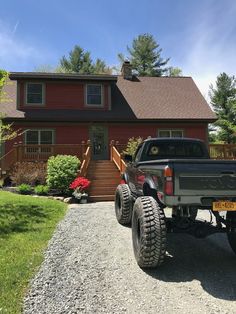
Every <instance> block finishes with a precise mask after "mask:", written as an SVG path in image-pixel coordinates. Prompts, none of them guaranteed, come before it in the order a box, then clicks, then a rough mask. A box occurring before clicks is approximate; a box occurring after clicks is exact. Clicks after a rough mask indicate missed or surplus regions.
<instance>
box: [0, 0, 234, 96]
mask: <svg viewBox="0 0 236 314" xmlns="http://www.w3.org/2000/svg"><path fill="white" fill-rule="evenodd" d="M0 8H1V9H0V68H3V69H7V70H9V71H32V70H34V69H35V67H37V66H40V65H43V64H50V65H52V66H55V65H57V64H58V62H59V59H60V58H61V57H62V56H63V55H67V54H68V52H69V51H70V50H71V49H72V48H73V47H74V45H76V44H78V45H80V46H81V47H82V48H84V49H85V50H89V51H90V52H91V55H92V57H93V59H95V58H101V59H104V60H105V61H106V63H107V64H108V65H111V66H113V65H117V64H118V60H117V53H118V52H123V53H124V54H125V53H126V46H127V45H130V44H131V42H132V39H133V38H134V37H136V36H137V35H139V34H143V33H151V34H152V35H153V36H154V37H155V39H156V40H157V42H158V43H159V44H160V47H161V48H162V49H163V52H162V56H163V57H164V58H166V57H170V58H171V60H170V62H169V64H170V65H173V66H178V67H180V68H182V70H183V73H184V75H187V76H188V75H190V76H192V77H193V78H194V80H195V82H196V83H197V85H198V86H199V88H200V90H201V91H202V93H203V95H204V96H207V92H208V86H209V84H210V83H214V81H215V79H216V76H217V75H218V74H219V73H220V72H223V71H224V72H226V73H228V74H230V75H233V74H234V75H236V18H235V17H236V1H235V0H224V1H223V0H198V1H195V0H162V1H160V0H146V1H144V0H142V1H141V0H119V1H112V0H99V1H98V0H97V1H96V0H83V1H81V0H67V1H61V0H47V1H46V0H40V1H37V0H21V1H19V0H7V1H6V0H0Z"/></svg>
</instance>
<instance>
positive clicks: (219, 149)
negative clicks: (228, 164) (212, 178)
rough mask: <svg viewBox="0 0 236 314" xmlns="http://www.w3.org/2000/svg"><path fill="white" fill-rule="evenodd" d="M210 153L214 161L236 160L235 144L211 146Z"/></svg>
mask: <svg viewBox="0 0 236 314" xmlns="http://www.w3.org/2000/svg"><path fill="white" fill-rule="evenodd" d="M209 153H210V157H211V158H212V159H231V160H234V159H236V145H235V144H210V145H209Z"/></svg>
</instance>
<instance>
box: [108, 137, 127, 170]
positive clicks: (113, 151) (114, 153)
mask: <svg viewBox="0 0 236 314" xmlns="http://www.w3.org/2000/svg"><path fill="white" fill-rule="evenodd" d="M117 145H118V143H117V142H116V144H115V141H111V144H110V155H111V160H112V161H113V162H114V163H115V165H116V167H117V168H118V170H119V171H120V173H123V172H124V171H125V169H126V163H125V162H124V160H123V159H122V155H121V153H119V151H118V150H117V148H116V146H117Z"/></svg>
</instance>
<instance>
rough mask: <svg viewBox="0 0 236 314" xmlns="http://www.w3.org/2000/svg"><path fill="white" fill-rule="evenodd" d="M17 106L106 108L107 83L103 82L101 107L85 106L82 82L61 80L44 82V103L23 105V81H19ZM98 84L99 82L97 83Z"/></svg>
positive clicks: (107, 103)
mask: <svg viewBox="0 0 236 314" xmlns="http://www.w3.org/2000/svg"><path fill="white" fill-rule="evenodd" d="M18 84H19V92H20V95H19V105H18V106H19V108H20V109H22V110H23V109H24V108H30V109H35V110H37V109H38V108H39V107H40V108H42V109H43V108H44V109H80V110H84V109H85V108H86V109H89V110H108V109H109V97H108V93H109V92H108V89H109V84H103V93H104V94H103V99H104V106H103V107H101V108H98V107H91V106H85V89H86V84H84V83H76V82H74V83H73V82H72V83H71V82H70V83H63V82H44V84H45V105H25V83H24V82H19V83H18ZM98 84H100V83H98Z"/></svg>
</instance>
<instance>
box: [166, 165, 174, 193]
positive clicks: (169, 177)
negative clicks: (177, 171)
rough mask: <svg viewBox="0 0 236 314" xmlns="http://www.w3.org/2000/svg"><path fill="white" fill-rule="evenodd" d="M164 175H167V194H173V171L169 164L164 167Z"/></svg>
mask: <svg viewBox="0 0 236 314" xmlns="http://www.w3.org/2000/svg"><path fill="white" fill-rule="evenodd" d="M164 177H165V194H167V195H173V194H174V188H173V171H172V169H171V168H170V167H169V166H166V167H165V169H164Z"/></svg>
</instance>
